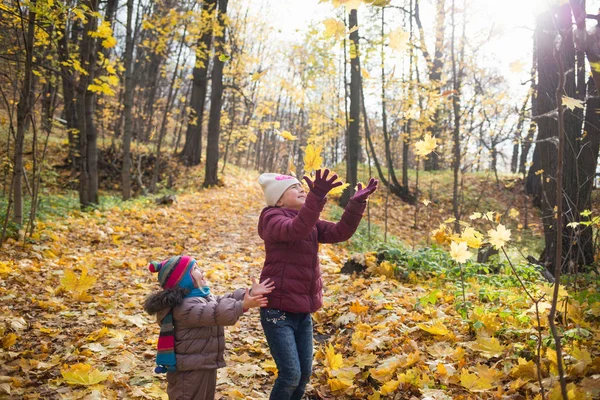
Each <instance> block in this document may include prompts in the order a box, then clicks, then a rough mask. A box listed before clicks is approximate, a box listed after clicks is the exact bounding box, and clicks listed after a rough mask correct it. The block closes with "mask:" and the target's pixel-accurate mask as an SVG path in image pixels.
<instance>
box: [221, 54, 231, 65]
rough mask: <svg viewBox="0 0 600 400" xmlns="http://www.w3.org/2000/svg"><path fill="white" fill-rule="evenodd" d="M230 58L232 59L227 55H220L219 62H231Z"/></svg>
mask: <svg viewBox="0 0 600 400" xmlns="http://www.w3.org/2000/svg"><path fill="white" fill-rule="evenodd" d="M230 58H231V57H230V56H228V55H227V54H222V53H221V54H219V61H221V62H223V63H224V62H227V61H229V59H230Z"/></svg>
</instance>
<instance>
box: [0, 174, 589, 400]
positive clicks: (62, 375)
mask: <svg viewBox="0 0 600 400" xmlns="http://www.w3.org/2000/svg"><path fill="white" fill-rule="evenodd" d="M202 171H203V169H202V168H201V167H196V168H191V169H187V170H185V171H180V175H179V181H178V184H177V187H179V188H183V189H182V190H181V191H180V192H179V193H178V194H177V199H176V201H175V202H174V203H173V204H171V205H162V206H161V205H157V204H156V203H155V202H154V201H153V200H152V199H150V198H138V199H135V200H131V201H128V202H124V203H119V202H116V201H115V202H110V201H109V202H106V201H104V202H103V205H102V206H101V207H99V208H98V209H97V210H94V211H90V212H81V211H78V210H76V209H71V210H70V211H68V212H65V213H56V214H51V211H50V209H51V208H52V207H49V208H48V211H47V213H48V214H47V218H46V219H45V220H43V221H41V222H40V223H39V225H38V227H37V230H36V232H35V233H34V235H33V236H32V237H31V238H30V239H27V240H25V241H20V240H15V239H9V240H8V241H7V242H6V243H5V244H4V245H3V247H2V249H1V251H0V340H1V346H0V398H27V399H33V398H44V399H46V398H65V399H67V398H69V399H71V398H85V399H100V398H102V399H111V398H114V399H117V398H118V399H120V398H144V399H153V398H166V397H165V396H166V395H165V392H164V390H165V387H166V382H165V380H164V376H158V375H156V374H154V373H153V369H154V357H155V346H156V340H157V338H158V326H157V325H156V324H155V323H154V321H153V318H152V317H151V316H148V315H146V314H145V313H144V311H143V309H142V304H143V301H144V298H145V297H146V296H147V295H148V294H150V293H152V292H153V291H155V290H157V289H158V288H159V286H158V284H157V282H156V276H154V275H153V274H151V273H149V272H148V269H147V264H148V262H149V261H150V260H162V259H164V258H166V257H169V256H172V255H178V254H182V253H186V254H190V255H192V256H194V257H195V258H196V259H197V260H198V261H199V264H200V265H201V267H202V268H204V269H205V271H206V273H207V276H208V279H209V281H210V282H211V290H212V291H213V292H214V293H219V294H220V293H226V292H228V291H232V290H233V289H235V288H239V287H246V286H248V285H249V284H250V277H251V276H256V277H258V276H259V274H260V270H261V267H262V263H263V260H264V248H263V244H262V242H261V240H260V239H259V237H258V235H257V233H256V225H257V222H258V216H259V214H260V211H261V209H262V207H263V200H262V193H261V191H260V187H259V185H258V184H257V183H256V179H257V177H258V174H257V173H255V172H248V171H244V170H240V169H237V168H233V167H231V168H229V167H228V168H227V169H226V173H225V175H224V185H223V186H221V187H215V188H211V189H205V190H196V189H194V188H195V187H199V186H200V182H201V180H200V176H201V174H202ZM427 175H429V177H427ZM420 180H421V182H422V183H423V186H422V187H423V188H425V189H422V190H423V192H424V193H425V190H429V189H430V188H431V190H430V191H429V192H428V193H430V195H429V196H430V198H431V201H432V203H431V204H430V205H429V206H425V204H420V206H419V209H420V210H419V216H418V217H417V224H416V227H415V218H414V215H415V207H414V206H408V205H405V204H404V203H402V202H401V201H399V200H396V199H395V198H393V197H392V196H390V198H389V199H388V202H389V203H388V206H389V207H388V210H389V211H388V231H389V235H390V237H389V240H388V242H389V243H388V244H387V245H386V244H385V243H383V234H384V226H385V215H384V214H385V212H384V210H385V204H386V194H385V191H384V190H380V191H379V192H378V194H377V196H376V197H375V198H374V199H373V201H371V202H370V207H369V210H370V211H369V213H370V215H371V225H372V226H371V233H370V234H369V233H368V231H367V229H368V228H367V225H368V224H367V222H364V223H363V224H362V226H361V228H360V230H359V233H357V235H356V236H355V238H353V239H351V240H350V241H349V243H346V244H342V245H323V246H321V254H320V256H321V266H322V270H323V279H324V283H325V292H324V306H323V308H322V309H321V310H320V311H318V312H317V313H315V314H314V321H315V338H316V341H315V361H314V374H313V378H312V380H311V384H310V387H309V389H308V394H309V396H310V397H311V398H322V399H333V398H355V399H364V398H367V397H368V398H369V399H378V398H380V397H381V398H396V399H410V398H414V399H419V398H423V399H461V398H462V399H481V398H490V399H491V398H509V399H524V398H537V397H536V396H538V397H539V396H540V393H541V392H540V384H539V382H538V377H539V376H541V378H542V387H543V388H544V395H545V396H546V397H545V398H557V397H556V395H557V393H558V392H557V378H556V376H557V372H556V371H557V363H556V353H555V352H554V350H553V349H552V340H551V337H550V336H549V333H548V327H547V321H546V318H545V316H542V320H541V326H542V329H541V334H542V339H543V340H542V363H541V370H540V374H539V376H538V373H537V371H538V369H537V368H538V366H537V365H536V364H535V362H534V361H533V360H535V354H536V353H535V352H536V349H537V329H536V322H535V321H536V315H535V304H534V303H533V302H532V301H531V300H530V299H529V298H528V297H527V296H526V294H525V293H524V291H523V289H522V288H521V287H520V286H519V285H518V283H517V282H516V280H515V279H514V276H512V275H511V274H512V273H511V272H510V271H508V270H506V268H505V267H503V266H502V264H500V263H499V262H498V261H497V260H496V261H495V262H493V263H492V267H494V268H496V269H497V272H499V273H498V274H494V275H488V274H486V273H485V271H483V270H482V269H481V268H480V267H481V266H477V265H473V266H470V267H468V268H467V267H465V271H459V269H458V268H457V267H456V266H455V264H454V263H453V262H452V261H451V259H450V258H449V257H448V256H447V254H446V252H445V251H443V250H441V249H436V248H434V249H427V248H426V249H424V250H418V249H420V248H422V247H424V246H426V245H427V244H428V241H429V239H428V238H429V232H430V231H431V230H433V229H435V228H436V227H437V225H438V224H439V223H440V222H441V221H443V220H445V219H446V218H448V217H450V216H451V214H452V212H451V208H450V206H449V204H450V203H449V202H448V199H449V196H451V191H450V192H449V193H450V195H448V194H444V193H448V191H447V189H448V184H449V182H448V180H447V178H446V177H444V176H443V175H441V174H428V173H425V174H423V173H422V174H421V177H420ZM428 180H431V181H433V182H434V183H433V184H431V185H429V183H428ZM516 186H518V184H517V183H516V179H515V178H510V177H509V178H503V179H502V180H501V182H500V183H499V184H497V183H496V182H495V181H494V179H493V178H492V177H483V178H482V177H478V176H477V175H476V174H475V175H472V176H469V177H467V181H466V182H465V188H468V191H469V193H467V196H465V198H467V199H469V200H468V201H469V202H470V203H469V206H468V207H467V209H466V210H465V212H464V214H465V215H469V213H471V212H473V211H480V212H487V211H491V210H492V208H491V207H495V209H493V211H497V212H501V213H503V212H505V211H507V210H508V209H510V208H517V209H519V210H521V213H520V215H521V216H520V217H515V218H514V220H513V221H512V222H511V226H512V227H513V229H514V231H513V232H514V234H513V237H514V238H515V242H516V241H517V240H519V238H520V240H521V241H522V242H521V243H518V242H517V243H518V244H517V246H519V247H520V248H521V250H523V248H524V247H531V248H532V249H533V247H535V246H539V240H537V241H536V239H535V238H536V237H538V238H539V223H538V221H539V220H538V219H537V218H538V217H536V215H535V213H534V212H533V211H532V210H530V209H526V208H525V207H524V206H523V204H525V203H524V202H525V200H524V197H523V196H522V194H520V191H519V189H517V188H516ZM431 193H435V196H437V198H435V197H434V196H432V195H431ZM479 194H481V195H479ZM333 203H334V202H333V201H330V204H329V205H328V208H327V213H326V216H327V217H328V218H329V219H332V220H336V218H338V217H339V215H340V210H339V208H338V207H337V206H335V205H334V204H333ZM526 213H527V215H528V219H529V222H530V228H532V229H529V230H527V229H521V230H519V224H521V225H522V224H523V222H524V218H525V217H524V215H525V214H526ZM365 219H366V218H365ZM532 222H533V223H532ZM536 223H538V224H537V225H536ZM400 246H402V247H403V248H405V249H407V250H402V249H401V250H399V253H393V252H391V253H389V252H388V253H386V254H391V256H390V257H389V259H386V261H384V262H382V263H379V262H378V260H377V259H376V257H377V253H376V252H377V251H378V250H380V249H381V248H386V249H388V251H389V250H390V249H393V248H394V247H400ZM413 248H414V249H415V252H412V251H410V250H412V249H413ZM380 254H382V253H380ZM386 257H387V256H386ZM349 259H354V260H358V261H360V263H362V264H366V265H367V266H368V267H369V269H368V272H366V273H363V274H358V275H357V274H355V275H347V274H341V273H339V271H340V269H341V268H342V267H343V265H344V263H345V262H346V261H347V260H349ZM379 261H381V259H379ZM517 270H518V271H519V273H520V274H521V276H522V278H523V279H524V281H525V283H526V285H527V288H528V289H529V290H531V291H532V293H535V295H536V296H541V294H543V293H550V290H551V287H550V286H547V285H545V284H544V283H543V282H541V281H540V280H539V279H538V278H539V274H537V273H536V271H535V270H534V269H533V268H531V267H519V266H518V267H517ZM461 272H464V274H465V277H466V278H465V282H464V284H465V287H464V290H463V289H462V286H461V282H460V279H459V278H458V277H459V276H460V273H461ZM599 297H600V296H599V294H598V291H597V288H594V287H582V286H580V287H578V288H577V290H575V289H569V290H568V291H567V290H563V291H561V304H563V305H562V308H561V309H560V311H561V312H560V317H561V321H560V323H561V324H560V328H561V330H562V331H563V332H564V333H563V335H564V337H565V341H564V348H563V352H564V353H565V354H566V357H565V360H566V373H567V376H568V383H569V385H570V386H569V389H570V390H571V393H572V394H573V397H569V398H573V399H588V398H592V397H595V398H598V396H599V395H600V306H599V302H598V300H599ZM549 298H550V297H549V296H547V297H546V298H545V299H543V300H541V301H540V302H539V303H538V308H539V309H540V310H541V312H542V313H547V309H548V307H549V300H548V299H549ZM567 305H568V306H567ZM461 306H463V307H464V309H467V310H468V311H467V312H466V313H462V314H461V312H460V311H461ZM544 315H545V314H544ZM226 359H227V361H228V366H227V367H226V368H223V369H221V370H219V378H218V395H217V398H228V399H237V398H247V399H263V398H267V397H268V393H269V390H270V387H271V386H272V384H273V381H274V379H275V374H276V368H275V365H274V363H273V361H272V359H271V358H270V355H269V351H268V348H267V345H266V342H265V340H264V335H263V333H262V330H261V328H260V321H259V317H258V313H257V312H256V310H251V311H250V312H248V313H247V314H245V315H244V316H243V317H242V319H241V320H240V321H239V322H238V324H236V325H235V326H233V327H230V328H227V350H226ZM550 396H554V397H550ZM539 398H541V397H539Z"/></svg>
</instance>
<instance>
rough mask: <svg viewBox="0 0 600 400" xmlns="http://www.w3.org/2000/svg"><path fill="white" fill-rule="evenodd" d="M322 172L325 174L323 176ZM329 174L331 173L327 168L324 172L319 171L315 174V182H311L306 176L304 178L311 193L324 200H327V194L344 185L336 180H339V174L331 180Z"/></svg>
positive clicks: (334, 175)
mask: <svg viewBox="0 0 600 400" xmlns="http://www.w3.org/2000/svg"><path fill="white" fill-rule="evenodd" d="M321 172H322V173H323V175H321ZM329 172H330V171H329V170H328V169H327V168H325V169H324V170H323V171H321V170H320V169H318V170H317V172H316V173H315V180H314V182H313V181H312V180H310V178H309V177H308V176H306V175H305V176H304V178H303V179H304V180H305V181H306V184H307V185H308V188H309V189H310V191H311V192H313V193H314V194H316V195H317V196H318V197H320V198H322V199H323V198H325V196H327V193H329V191H330V190H331V189H333V188H336V187H338V186H342V185H343V183H342V182H336V180H337V179H338V176H337V174H333V176H332V177H331V178H330V179H327V176H328V175H329Z"/></svg>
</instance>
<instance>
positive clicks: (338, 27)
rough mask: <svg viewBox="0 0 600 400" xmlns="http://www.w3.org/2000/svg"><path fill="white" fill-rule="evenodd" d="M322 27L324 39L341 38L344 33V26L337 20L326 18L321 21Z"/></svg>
mask: <svg viewBox="0 0 600 400" xmlns="http://www.w3.org/2000/svg"><path fill="white" fill-rule="evenodd" d="M323 25H325V37H327V38H332V37H333V38H339V37H343V36H344V34H345V33H346V26H345V25H344V23H343V22H342V21H340V20H339V19H337V18H327V19H326V20H325V21H323Z"/></svg>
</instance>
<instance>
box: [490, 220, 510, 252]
mask: <svg viewBox="0 0 600 400" xmlns="http://www.w3.org/2000/svg"><path fill="white" fill-rule="evenodd" d="M488 235H489V242H490V244H491V245H492V246H494V248H495V249H496V250H500V249H501V248H502V247H504V246H505V245H506V242H508V241H509V240H510V229H506V227H505V226H504V225H502V224H498V226H497V227H496V229H490V230H489V231H488Z"/></svg>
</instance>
